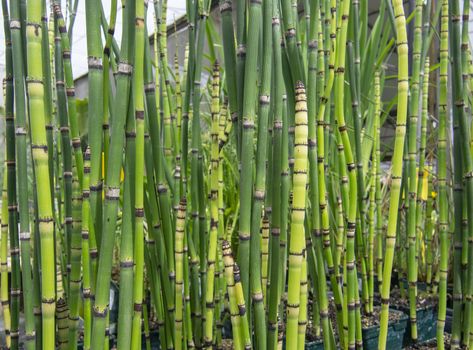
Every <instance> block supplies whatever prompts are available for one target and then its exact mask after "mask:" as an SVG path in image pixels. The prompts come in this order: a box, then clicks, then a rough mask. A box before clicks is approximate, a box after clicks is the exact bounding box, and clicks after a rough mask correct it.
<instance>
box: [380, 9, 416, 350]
mask: <svg viewBox="0 0 473 350" xmlns="http://www.w3.org/2000/svg"><path fill="white" fill-rule="evenodd" d="M392 3H393V7H394V13H395V16H396V30H397V38H396V45H397V53H398V105H397V119H396V137H395V141H394V154H393V158H392V171H391V173H392V175H391V178H392V182H391V191H390V195H389V196H390V199H389V214H388V227H387V231H386V251H385V254H384V257H385V258H384V266H383V267H384V270H383V284H382V289H381V303H382V305H381V316H380V335H379V345H378V347H379V349H383V350H384V349H385V348H386V339H387V335H388V317H389V294H390V288H391V271H392V265H393V259H394V248H395V245H396V229H397V217H398V208H399V197H400V189H401V179H402V158H403V153H404V139H405V133H406V117H407V94H408V89H409V82H408V62H407V55H408V50H409V49H408V45H407V33H406V19H405V16H404V8H403V5H402V1H399V0H393V1H392Z"/></svg>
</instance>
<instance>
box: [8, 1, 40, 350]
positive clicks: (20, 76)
mask: <svg viewBox="0 0 473 350" xmlns="http://www.w3.org/2000/svg"><path fill="white" fill-rule="evenodd" d="M10 11H11V12H10V29H11V33H5V34H6V35H7V38H8V37H9V36H10V35H11V48H12V65H13V83H14V89H15V94H14V96H15V150H16V167H17V179H18V182H17V187H18V188H19V189H23V190H20V191H18V205H19V210H18V213H19V217H18V219H19V224H20V226H19V238H20V249H21V266H22V268H21V270H22V273H21V279H22V286H23V308H24V316H25V338H24V347H25V348H26V349H34V347H35V324H34V315H33V305H32V301H33V299H32V293H33V281H32V278H31V254H30V252H31V247H30V237H31V234H30V222H29V205H28V175H27V169H28V164H27V145H26V137H27V127H26V113H27V111H26V99H25V72H24V61H25V60H24V53H23V50H24V43H23V41H24V40H25V38H24V37H22V32H21V26H16V25H15V23H16V22H18V23H20V21H19V16H20V3H19V2H18V1H11V2H10ZM7 16H8V14H7ZM12 24H13V25H12ZM8 40H10V38H8ZM15 215H17V214H16V208H15ZM16 239H17V238H15V240H16ZM15 244H16V243H15ZM13 332H14V330H13Z"/></svg>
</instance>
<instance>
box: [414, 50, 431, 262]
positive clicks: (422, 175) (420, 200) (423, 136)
mask: <svg viewBox="0 0 473 350" xmlns="http://www.w3.org/2000/svg"><path fill="white" fill-rule="evenodd" d="M429 74H430V59H429V58H428V57H427V58H426V62H425V64H424V72H422V73H421V80H422V82H423V83H422V111H421V113H422V119H421V127H420V146H419V167H418V172H417V176H418V181H417V207H416V230H417V237H418V239H420V237H422V236H424V237H425V232H424V230H423V229H424V227H425V226H423V223H424V221H425V219H426V218H425V202H426V200H425V199H424V197H423V192H424V181H425V180H427V178H426V171H428V170H426V169H425V149H426V144H427V119H428V99H429ZM427 177H428V174H427ZM427 190H428V188H427ZM429 253H430V252H429ZM424 262H425V257H423V258H422V263H423V264H424Z"/></svg>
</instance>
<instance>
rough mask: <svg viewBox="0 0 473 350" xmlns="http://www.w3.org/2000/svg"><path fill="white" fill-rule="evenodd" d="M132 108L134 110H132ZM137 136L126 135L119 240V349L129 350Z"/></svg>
mask: <svg viewBox="0 0 473 350" xmlns="http://www.w3.org/2000/svg"><path fill="white" fill-rule="evenodd" d="M130 108H132V107H131V106H130ZM134 142H135V134H134V133H131V132H127V133H126V146H125V147H126V154H125V167H124V168H125V174H124V175H125V181H124V185H123V209H122V227H121V229H122V231H121V240H120V284H121V286H123V287H122V288H120V294H119V301H118V329H117V335H118V337H117V338H118V339H117V346H118V347H119V348H125V349H128V348H130V345H131V337H130V336H129V334H130V333H131V327H132V326H131V324H132V317H133V288H131V286H132V285H133V266H134V263H133V229H134V227H133V226H134V225H133V220H132V218H133V208H134V203H133V202H134V176H135V174H134V170H135V157H134V155H135V144H134Z"/></svg>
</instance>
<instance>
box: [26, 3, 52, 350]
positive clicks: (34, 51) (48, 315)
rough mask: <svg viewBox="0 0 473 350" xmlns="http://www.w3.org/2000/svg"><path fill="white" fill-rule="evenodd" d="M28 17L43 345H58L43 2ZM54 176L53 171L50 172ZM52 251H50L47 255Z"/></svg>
mask: <svg viewBox="0 0 473 350" xmlns="http://www.w3.org/2000/svg"><path fill="white" fill-rule="evenodd" d="M27 13H28V18H27V23H28V24H27V28H26V33H27V62H28V81H27V83H28V103H29V110H30V111H31V112H32V113H33V115H32V118H31V120H30V128H31V148H32V155H33V164H34V168H35V177H36V183H37V184H38V188H37V189H38V193H37V196H38V220H39V232H40V236H41V241H40V244H41V252H42V254H41V270H42V274H41V288H42V293H41V295H42V299H41V304H42V320H43V324H42V346H43V348H44V349H52V348H54V346H55V329H56V327H55V320H54V315H55V308H56V306H55V302H56V291H55V285H56V283H55V280H56V276H55V272H54V270H55V269H54V263H55V261H54V259H55V257H54V254H51V252H53V251H54V237H53V232H54V223H53V212H52V199H51V189H50V186H49V185H50V183H49V180H50V174H49V165H48V146H47V137H46V127H45V126H46V123H45V122H46V118H45V108H44V85H43V57H42V54H41V52H42V38H41V37H42V32H41V31H40V30H39V29H40V27H41V1H39V0H33V1H29V2H28V12H27ZM51 176H52V174H51ZM48 252H49V254H48Z"/></svg>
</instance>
